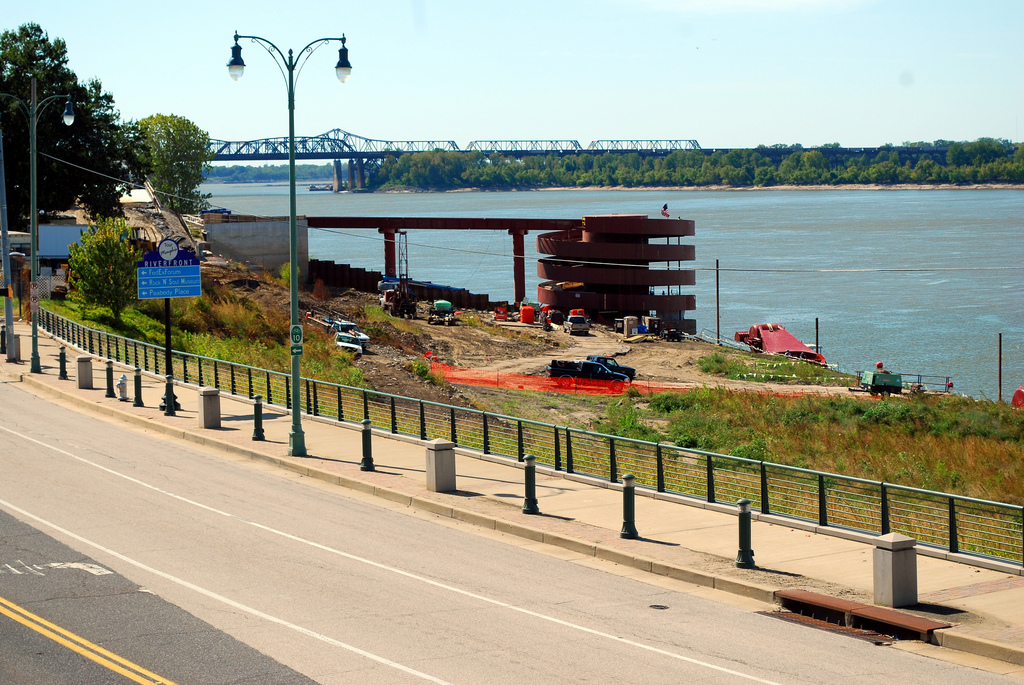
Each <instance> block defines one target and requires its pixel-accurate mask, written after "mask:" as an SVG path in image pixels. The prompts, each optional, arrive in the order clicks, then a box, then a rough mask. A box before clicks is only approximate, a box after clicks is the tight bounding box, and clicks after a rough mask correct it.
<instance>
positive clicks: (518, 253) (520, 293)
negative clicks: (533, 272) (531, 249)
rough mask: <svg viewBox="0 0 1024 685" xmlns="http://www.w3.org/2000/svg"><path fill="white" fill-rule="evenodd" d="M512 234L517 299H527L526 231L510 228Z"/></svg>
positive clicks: (509, 231)
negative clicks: (524, 239) (524, 245)
mask: <svg viewBox="0 0 1024 685" xmlns="http://www.w3.org/2000/svg"><path fill="white" fill-rule="evenodd" d="M508 234H509V235H510V236H512V274H513V278H514V279H515V293H516V294H515V301H516V302H522V301H523V300H524V299H526V250H525V248H524V247H523V236H524V235H526V231H525V230H523V229H521V228H510V229H509V230H508Z"/></svg>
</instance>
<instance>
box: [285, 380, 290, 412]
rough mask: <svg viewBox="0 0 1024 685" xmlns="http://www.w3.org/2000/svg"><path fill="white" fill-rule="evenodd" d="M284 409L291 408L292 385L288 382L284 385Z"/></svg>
mask: <svg viewBox="0 0 1024 685" xmlns="http://www.w3.org/2000/svg"><path fill="white" fill-rule="evenodd" d="M284 408H285V409H291V408H292V384H291V383H288V382H285V384H284Z"/></svg>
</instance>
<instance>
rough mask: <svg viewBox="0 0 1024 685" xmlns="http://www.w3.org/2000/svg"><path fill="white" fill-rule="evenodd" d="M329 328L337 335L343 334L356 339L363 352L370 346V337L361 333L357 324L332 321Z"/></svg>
mask: <svg viewBox="0 0 1024 685" xmlns="http://www.w3.org/2000/svg"><path fill="white" fill-rule="evenodd" d="M331 328H333V329H334V330H335V331H337V332H338V333H345V334H347V335H351V336H352V337H353V338H356V339H357V340H359V344H360V345H362V346H363V349H364V350H365V349H366V348H367V347H369V346H370V336H368V335H367V334H366V333H363V331H362V329H360V328H359V324H356V323H352V322H351V321H332V322H331Z"/></svg>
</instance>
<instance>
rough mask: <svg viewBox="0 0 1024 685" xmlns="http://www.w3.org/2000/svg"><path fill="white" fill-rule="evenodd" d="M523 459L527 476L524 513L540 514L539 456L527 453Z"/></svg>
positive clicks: (525, 478)
mask: <svg viewBox="0 0 1024 685" xmlns="http://www.w3.org/2000/svg"><path fill="white" fill-rule="evenodd" d="M523 460H524V461H525V462H526V468H525V469H524V471H525V476H524V478H523V480H524V481H525V484H526V498H525V499H524V500H523V513H524V514H533V515H536V514H539V513H540V507H538V506H537V458H536V457H535V456H533V455H532V454H527V455H526V456H525V457H524V458H523Z"/></svg>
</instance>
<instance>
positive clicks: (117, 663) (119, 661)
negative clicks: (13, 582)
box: [0, 597, 175, 685]
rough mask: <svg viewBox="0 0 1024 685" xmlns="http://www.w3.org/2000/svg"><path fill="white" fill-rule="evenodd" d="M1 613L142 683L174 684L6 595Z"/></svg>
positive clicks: (152, 684) (0, 604) (151, 684)
mask: <svg viewBox="0 0 1024 685" xmlns="http://www.w3.org/2000/svg"><path fill="white" fill-rule="evenodd" d="M0 614H3V615H5V616H7V617H8V618H11V619H13V620H15V621H17V622H18V623H20V624H22V625H23V626H25V627H27V628H31V629H32V630H34V631H36V632H37V633H39V634H40V635H43V636H44V637H48V638H50V639H51V640H53V641H54V642H57V643H58V644H61V645H64V646H65V647H67V648H68V649H70V650H71V651H73V652H76V653H77V654H81V655H82V656H84V657H85V658H87V659H91V660H92V661H95V662H96V663H98V664H99V665H101V666H104V667H106V668H109V669H110V670H111V671H114V672H116V673H120V674H121V675H123V676H124V677H126V678H130V679H131V680H134V681H135V682H137V683H143V685H154V684H155V683H161V684H162V685H175V683H174V682H173V681H171V680H167V679H166V678H163V677H161V676H158V675H157V674H155V673H151V672H150V671H147V670H146V669H144V668H142V667H141V666H137V665H136V664H133V663H132V662H130V661H128V660H127V659H125V658H123V657H120V656H118V655H117V654H114V653H113V652H110V651H107V650H106V649H103V648H102V647H100V646H99V645H94V644H93V643H91V642H89V641H88V640H86V639H85V638H82V637H79V636H78V635H75V634H74V633H72V632H71V631H69V630H65V629H64V628H61V627H60V626H57V625H54V624H53V623H50V622H49V621H47V620H46V619H44V618H41V617H39V616H36V615H35V614H33V613H32V612H30V611H28V610H26V609H23V608H21V607H20V606H18V605H17V604H14V603H13V602H11V601H8V600H6V599H4V598H3V597H0Z"/></svg>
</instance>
